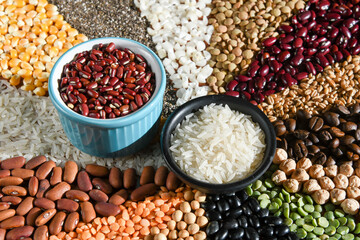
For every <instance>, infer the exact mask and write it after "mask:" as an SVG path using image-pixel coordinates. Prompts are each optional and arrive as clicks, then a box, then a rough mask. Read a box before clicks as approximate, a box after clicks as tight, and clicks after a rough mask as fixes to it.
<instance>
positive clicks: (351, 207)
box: [340, 198, 360, 215]
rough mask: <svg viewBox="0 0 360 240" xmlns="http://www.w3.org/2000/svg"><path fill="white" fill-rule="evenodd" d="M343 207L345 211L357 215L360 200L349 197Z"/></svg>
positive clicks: (342, 204)
mask: <svg viewBox="0 0 360 240" xmlns="http://www.w3.org/2000/svg"><path fill="white" fill-rule="evenodd" d="M340 206H341V207H342V209H343V210H344V212H345V213H347V214H351V215H355V214H357V213H358V211H359V207H360V206H359V202H358V201H356V200H355V199H351V198H347V199H345V200H344V201H343V202H342V203H341V205H340Z"/></svg>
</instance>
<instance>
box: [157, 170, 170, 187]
mask: <svg viewBox="0 0 360 240" xmlns="http://www.w3.org/2000/svg"><path fill="white" fill-rule="evenodd" d="M168 173H169V170H168V169H167V167H165V166H161V167H159V168H158V169H157V170H156V173H155V177H154V182H155V184H156V185H157V186H165V184H166V178H167V176H168Z"/></svg>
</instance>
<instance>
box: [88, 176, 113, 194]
mask: <svg viewBox="0 0 360 240" xmlns="http://www.w3.org/2000/svg"><path fill="white" fill-rule="evenodd" d="M92 184H93V186H94V188H96V189H99V190H101V191H103V192H104V193H106V194H110V193H112V191H113V188H112V187H111V185H110V184H109V182H108V181H107V180H105V179H102V178H94V179H93V180H92Z"/></svg>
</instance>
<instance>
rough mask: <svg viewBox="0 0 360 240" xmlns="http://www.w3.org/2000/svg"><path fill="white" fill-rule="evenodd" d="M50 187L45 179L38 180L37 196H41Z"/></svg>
mask: <svg viewBox="0 0 360 240" xmlns="http://www.w3.org/2000/svg"><path fill="white" fill-rule="evenodd" d="M49 188H50V183H49V181H48V180H47V179H43V180H41V181H40V182H39V188H38V191H37V193H36V197H37V198H42V197H43V196H44V194H45V192H46V191H47V190H48V189H49Z"/></svg>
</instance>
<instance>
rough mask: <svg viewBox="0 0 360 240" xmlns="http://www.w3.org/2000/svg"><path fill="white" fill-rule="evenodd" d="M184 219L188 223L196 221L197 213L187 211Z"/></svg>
mask: <svg viewBox="0 0 360 240" xmlns="http://www.w3.org/2000/svg"><path fill="white" fill-rule="evenodd" d="M184 221H185V222H186V223H187V224H192V223H195V221H196V215H195V214H194V213H192V212H189V213H185V216H184Z"/></svg>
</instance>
